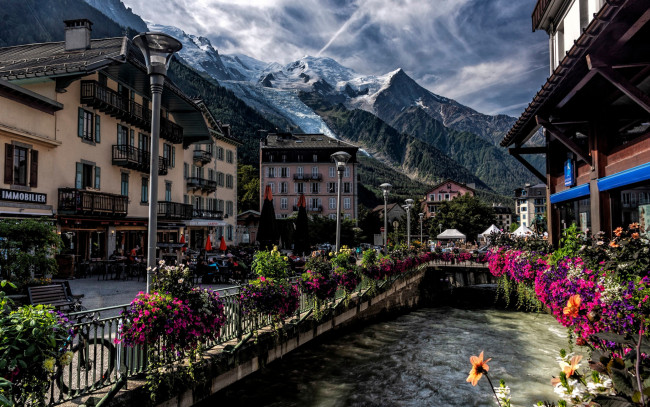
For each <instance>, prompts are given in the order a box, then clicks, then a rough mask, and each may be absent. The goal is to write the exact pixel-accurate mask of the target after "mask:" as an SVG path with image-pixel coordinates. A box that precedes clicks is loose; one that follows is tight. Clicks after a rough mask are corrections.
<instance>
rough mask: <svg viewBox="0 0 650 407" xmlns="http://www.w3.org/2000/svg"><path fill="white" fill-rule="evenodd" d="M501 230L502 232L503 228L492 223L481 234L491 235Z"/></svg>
mask: <svg viewBox="0 0 650 407" xmlns="http://www.w3.org/2000/svg"><path fill="white" fill-rule="evenodd" d="M499 232H501V229H499V228H498V227H496V226H495V225H494V224H492V225H490V227H489V228H487V229H485V230H484V231H483V233H481V234H480V235H479V236H487V235H489V234H491V233H499Z"/></svg>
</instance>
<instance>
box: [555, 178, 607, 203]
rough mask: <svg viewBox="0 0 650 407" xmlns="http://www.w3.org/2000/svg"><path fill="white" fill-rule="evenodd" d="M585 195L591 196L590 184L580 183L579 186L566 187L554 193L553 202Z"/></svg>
mask: <svg viewBox="0 0 650 407" xmlns="http://www.w3.org/2000/svg"><path fill="white" fill-rule="evenodd" d="M599 184H600V183H599ZM599 186H600V185H599ZM583 196H589V184H582V185H578V186H577V187H573V188H569V189H565V190H564V191H561V192H557V193H555V194H552V195H551V203H552V204H554V203H559V202H565V201H570V200H572V199H576V198H581V197H583Z"/></svg>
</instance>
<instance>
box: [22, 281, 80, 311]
mask: <svg viewBox="0 0 650 407" xmlns="http://www.w3.org/2000/svg"><path fill="white" fill-rule="evenodd" d="M27 292H28V294H29V303H30V304H32V305H38V304H44V305H52V306H53V307H55V308H71V307H72V306H73V305H75V304H76V303H77V300H75V299H74V298H71V297H70V296H69V295H68V292H67V290H66V287H65V284H64V283H58V284H52V285H41V286H36V287H27Z"/></svg>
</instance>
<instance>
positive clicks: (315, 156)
mask: <svg viewBox="0 0 650 407" xmlns="http://www.w3.org/2000/svg"><path fill="white" fill-rule="evenodd" d="M312 160H313V161H314V162H315V163H317V162H318V154H314V155H312Z"/></svg>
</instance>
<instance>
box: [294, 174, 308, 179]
mask: <svg viewBox="0 0 650 407" xmlns="http://www.w3.org/2000/svg"><path fill="white" fill-rule="evenodd" d="M308 179H309V174H306V175H305V174H293V180H294V181H305V180H308Z"/></svg>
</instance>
